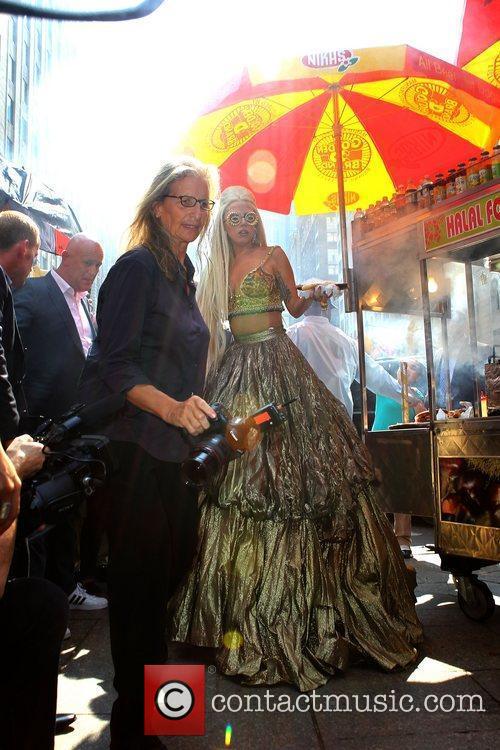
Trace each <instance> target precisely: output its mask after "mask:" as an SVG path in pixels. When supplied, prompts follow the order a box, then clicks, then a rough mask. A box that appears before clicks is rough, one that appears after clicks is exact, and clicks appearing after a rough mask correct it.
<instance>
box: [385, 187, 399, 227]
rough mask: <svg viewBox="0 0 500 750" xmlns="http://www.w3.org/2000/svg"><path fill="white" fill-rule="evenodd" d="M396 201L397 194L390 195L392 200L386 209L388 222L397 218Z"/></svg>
mask: <svg viewBox="0 0 500 750" xmlns="http://www.w3.org/2000/svg"><path fill="white" fill-rule="evenodd" d="M396 201H397V193H393V194H392V198H391V200H390V201H389V205H388V207H387V216H388V218H389V220H390V221H392V220H393V219H395V218H396V217H397V205H396Z"/></svg>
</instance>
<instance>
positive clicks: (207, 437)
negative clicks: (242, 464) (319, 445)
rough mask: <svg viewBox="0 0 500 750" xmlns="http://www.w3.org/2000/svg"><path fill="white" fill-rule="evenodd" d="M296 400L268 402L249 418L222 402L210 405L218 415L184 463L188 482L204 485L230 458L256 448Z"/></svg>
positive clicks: (232, 458) (285, 415) (183, 469)
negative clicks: (234, 413)
mask: <svg viewBox="0 0 500 750" xmlns="http://www.w3.org/2000/svg"><path fill="white" fill-rule="evenodd" d="M295 400H296V399H295V398H293V399H290V401H287V402H286V403H284V404H280V405H279V406H278V405H276V404H275V403H270V404H266V406H262V407H261V408H260V409H258V410H257V411H256V412H254V414H251V415H250V416H249V417H246V418H244V417H231V416H230V415H229V414H228V413H227V412H226V410H225V409H224V407H223V405H222V404H219V403H215V404H212V405H211V406H210V407H209V408H210V409H211V410H212V411H213V413H214V414H215V418H210V424H209V428H208V429H207V430H205V431H204V432H203V433H202V435H201V437H200V439H199V440H197V441H196V442H195V443H194V446H193V449H192V451H191V453H190V455H189V458H188V459H187V460H186V461H184V463H183V464H182V471H183V474H184V476H185V477H186V480H187V482H188V483H189V484H192V485H194V486H195V487H202V486H203V485H204V484H207V482H209V481H210V480H211V479H212V478H213V477H214V476H215V475H216V474H217V472H218V471H220V470H221V469H225V467H226V466H227V464H228V463H229V462H230V461H233V460H234V459H235V458H238V456H241V455H242V454H243V453H247V452H249V451H252V450H254V449H255V448H256V447H257V445H258V444H259V443H260V442H261V440H262V438H263V435H264V433H265V432H267V431H269V430H270V429H271V428H274V427H276V426H278V425H280V424H282V423H283V422H286V420H287V419H288V414H287V411H286V407H287V406H288V405H289V404H291V403H292V402H293V401H295Z"/></svg>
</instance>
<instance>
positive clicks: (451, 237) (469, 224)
mask: <svg viewBox="0 0 500 750" xmlns="http://www.w3.org/2000/svg"><path fill="white" fill-rule="evenodd" d="M499 226H500V194H499V193H489V194H487V195H483V196H481V197H480V198H476V199H475V200H471V201H468V202H467V203H464V204H462V205H455V206H453V207H452V208H449V209H448V210H447V211H445V212H443V213H441V214H438V215H437V216H435V217H432V218H430V219H427V220H426V221H424V241H425V249H426V250H427V251H429V250H435V249H437V248H438V247H443V246H445V245H451V244H452V243H454V242H458V241H459V240H462V239H467V238H469V237H476V236H478V235H481V234H484V233H485V232H489V231H490V230H492V229H496V228H497V227H499Z"/></svg>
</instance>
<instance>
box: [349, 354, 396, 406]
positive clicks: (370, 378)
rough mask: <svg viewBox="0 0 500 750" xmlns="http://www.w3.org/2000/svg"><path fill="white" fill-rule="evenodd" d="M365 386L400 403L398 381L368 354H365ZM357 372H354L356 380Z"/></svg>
mask: <svg viewBox="0 0 500 750" xmlns="http://www.w3.org/2000/svg"><path fill="white" fill-rule="evenodd" d="M365 368H366V386H367V388H368V389H369V390H370V391H373V393H379V394H380V395H381V396H387V398H392V399H394V400H395V401H398V402H399V403H401V386H400V384H399V383H398V381H397V380H396V379H395V378H393V377H392V375H389V373H388V372H387V370H384V368H383V367H382V365H379V363H378V362H376V361H375V360H374V359H373V358H372V357H370V355H369V354H366V355H365ZM358 378H359V372H358V373H357V374H356V380H358Z"/></svg>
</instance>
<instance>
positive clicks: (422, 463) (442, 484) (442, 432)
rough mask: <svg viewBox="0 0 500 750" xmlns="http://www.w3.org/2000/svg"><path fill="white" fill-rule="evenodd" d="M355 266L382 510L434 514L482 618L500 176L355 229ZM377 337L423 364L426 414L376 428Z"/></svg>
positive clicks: (497, 326)
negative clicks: (368, 357) (371, 367)
mask: <svg viewBox="0 0 500 750" xmlns="http://www.w3.org/2000/svg"><path fill="white" fill-rule="evenodd" d="M353 268H354V277H355V284H356V298H357V323H358V342H359V354H360V383H361V390H362V424H363V431H364V438H365V440H366V444H367V446H368V448H369V450H370V451H371V453H372V456H373V459H374V462H375V465H376V466H377V467H378V468H379V469H380V471H381V475H382V485H383V493H382V494H383V497H384V503H385V507H384V510H386V511H389V512H398V513H411V514H413V515H418V516H424V517H425V516H429V517H432V518H433V519H434V526H435V548H436V551H437V552H438V553H439V555H440V558H441V567H442V569H443V570H447V571H450V572H451V573H452V574H453V576H454V578H455V580H456V584H457V590H458V602H459V605H460V607H461V608H462V610H463V612H464V613H465V614H466V615H467V616H468V617H470V618H472V619H474V620H484V619H486V618H487V617H489V616H491V614H493V611H494V608H495V605H494V599H493V596H492V594H491V592H490V590H489V589H488V587H487V586H486V584H485V583H484V582H483V581H480V580H479V579H478V578H477V575H475V573H474V571H477V570H478V569H480V568H482V567H483V566H486V565H492V564H495V563H496V562H498V561H499V560H500V408H499V407H500V358H499V359H498V362H497V363H496V362H495V358H494V349H493V347H494V346H496V353H497V354H500V180H498V179H496V180H492V181H491V182H490V183H489V184H487V185H483V186H478V187H474V188H471V189H469V190H467V191H465V192H463V193H461V194H460V195H456V196H454V197H450V198H448V199H447V200H444V201H441V202H439V203H436V204H434V205H432V206H429V207H427V208H420V209H418V208H417V209H416V210H413V211H412V212H411V213H409V212H407V211H404V210H403V212H402V213H401V214H399V215H398V214H397V212H393V213H392V215H390V217H389V218H388V219H387V220H386V221H383V222H380V225H379V226H375V227H370V229H369V231H367V230H366V229H365V231H363V233H362V234H361V236H360V228H359V227H356V226H353ZM377 331H378V333H379V336H378V337H377ZM380 339H382V341H383V342H384V341H385V342H389V344H391V345H392V347H393V354H394V357H395V358H396V359H398V358H399V359H401V360H407V359H408V357H412V356H413V357H415V358H417V359H419V360H420V361H421V362H422V363H425V365H426V370H427V373H426V374H427V399H428V419H427V420H425V421H420V422H415V421H410V420H408V421H407V422H404V423H397V424H393V425H391V427H390V428H389V429H387V430H379V431H368V418H367V410H366V387H365V382H366V381H365V376H364V358H365V351H366V350H367V349H370V348H371V353H372V355H373V354H374V351H373V342H374V340H375V341H380ZM398 341H399V348H398V347H397V346H396V344H397V342H398ZM395 342H396V343H395ZM378 354H380V352H378ZM488 361H489V363H488ZM485 372H486V379H485ZM495 382H496V386H495ZM492 384H493V385H492ZM495 387H496V388H497V391H496V392H495ZM488 397H489V405H488ZM469 404H470V407H469V406H468V405H469ZM466 410H467V411H466ZM465 415H468V418H464V417H465Z"/></svg>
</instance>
